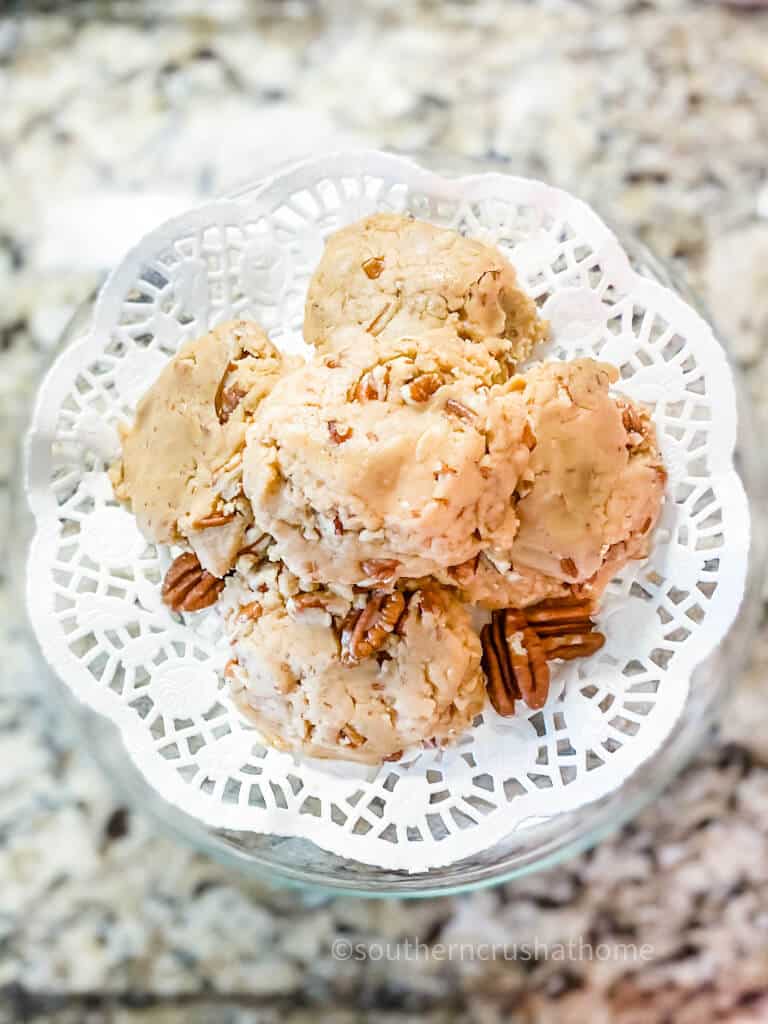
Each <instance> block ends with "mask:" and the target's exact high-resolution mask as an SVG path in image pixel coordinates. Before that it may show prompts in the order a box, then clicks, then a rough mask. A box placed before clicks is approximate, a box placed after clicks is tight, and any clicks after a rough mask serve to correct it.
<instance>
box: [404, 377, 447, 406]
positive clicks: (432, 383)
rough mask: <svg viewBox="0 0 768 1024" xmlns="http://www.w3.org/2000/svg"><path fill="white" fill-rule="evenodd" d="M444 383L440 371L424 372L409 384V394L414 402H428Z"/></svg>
mask: <svg viewBox="0 0 768 1024" xmlns="http://www.w3.org/2000/svg"><path fill="white" fill-rule="evenodd" d="M442 383H443V380H442V378H441V376H440V374H439V373H422V374H421V375H420V376H418V377H415V378H414V379H413V380H412V381H411V383H410V384H409V385H408V396H409V398H410V399H411V401H412V402H426V401H427V399H429V398H431V397H432V395H434V393H435V392H436V391H437V389H438V388H439V387H440V385H441V384H442Z"/></svg>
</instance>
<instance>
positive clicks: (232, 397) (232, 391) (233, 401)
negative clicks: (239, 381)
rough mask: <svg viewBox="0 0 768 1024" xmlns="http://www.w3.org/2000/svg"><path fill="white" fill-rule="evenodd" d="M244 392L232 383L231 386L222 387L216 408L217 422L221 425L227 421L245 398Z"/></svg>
mask: <svg viewBox="0 0 768 1024" xmlns="http://www.w3.org/2000/svg"><path fill="white" fill-rule="evenodd" d="M245 396H246V392H245V391H243V389H242V388H239V387H238V386H237V385H236V384H234V385H233V386H232V387H231V388H224V390H223V391H222V393H221V400H220V402H219V407H218V409H217V414H218V417H219V423H221V424H222V426H223V425H224V424H225V423H227V422H228V420H229V417H230V416H231V415H232V413H233V412H234V411H235V409H236V408H237V407H238V405H240V403H241V402H242V400H243V399H244V398H245Z"/></svg>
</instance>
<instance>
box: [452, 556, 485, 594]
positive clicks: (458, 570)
mask: <svg viewBox="0 0 768 1024" xmlns="http://www.w3.org/2000/svg"><path fill="white" fill-rule="evenodd" d="M479 562H480V555H475V556H474V557H473V558H468V559H467V561H466V562H461V563H460V564H459V565H452V566H451V568H450V569H449V570H448V573H449V575H450V576H451V577H452V578H453V579H454V580H456V584H457V585H458V586H459V587H468V586H469V584H470V583H471V582H472V580H473V579H474V578H475V574H476V572H477V566H478V563H479Z"/></svg>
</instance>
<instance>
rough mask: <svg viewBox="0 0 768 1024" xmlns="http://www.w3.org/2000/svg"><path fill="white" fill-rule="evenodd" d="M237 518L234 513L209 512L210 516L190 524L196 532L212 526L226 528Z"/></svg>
mask: <svg viewBox="0 0 768 1024" xmlns="http://www.w3.org/2000/svg"><path fill="white" fill-rule="evenodd" d="M236 518H237V514H236V513H235V512H211V513H210V515H207V516H203V517H202V518H201V519H196V520H195V522H194V523H193V524H192V526H193V527H194V529H196V530H207V529H209V528H210V527H212V526H226V525H227V523H231V522H233V521H234V520H235V519H236Z"/></svg>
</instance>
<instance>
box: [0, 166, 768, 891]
mask: <svg viewBox="0 0 768 1024" xmlns="http://www.w3.org/2000/svg"><path fill="white" fill-rule="evenodd" d="M419 159H420V160H421V161H422V162H423V163H427V164H428V165H431V166H432V167H434V168H435V169H436V170H440V171H441V172H442V173H447V174H449V175H450V174H456V173H462V174H464V173H467V172H468V171H469V172H477V171H484V170H497V169H499V167H498V166H490V165H489V164H487V163H482V164H478V163H469V162H468V161H466V160H453V159H451V158H450V157H446V156H434V155H433V156H431V157H429V156H428V157H427V158H426V159H425V158H424V155H423V154H420V155H419ZM507 170H508V168H507ZM609 220H610V218H609ZM613 227H614V230H616V225H615V224H613ZM617 234H618V235H619V237H620V239H621V241H622V243H623V245H624V247H625V249H626V251H627V253H628V254H629V256H630V259H631V261H632V264H633V266H634V267H635V269H636V270H638V271H639V272H640V273H642V274H644V275H646V276H648V277H650V278H653V279H655V280H657V281H660V282H662V283H663V284H665V285H667V286H669V287H672V288H674V289H676V290H677V291H678V292H679V293H681V294H682V295H683V296H684V297H685V299H686V300H687V301H688V302H689V303H691V304H692V305H694V306H696V307H698V308H699V310H700V311H702V312H704V311H703V310H702V309H701V302H700V301H699V300H698V299H697V297H696V296H695V295H693V294H692V293H691V290H690V288H689V287H688V286H687V285H686V283H685V282H684V281H683V280H681V278H680V277H679V275H678V274H677V273H676V272H675V271H673V270H672V269H671V268H670V267H668V266H665V265H664V264H663V263H662V262H661V261H660V260H659V259H657V258H656V257H655V256H654V255H653V254H651V253H650V252H649V251H648V250H647V249H646V248H645V247H644V246H643V245H641V244H640V243H639V242H637V241H636V240H635V239H633V238H632V237H631V236H628V235H627V233H626V232H624V231H622V230H621V229H619V230H617ZM94 299H95V296H92V297H91V298H90V300H89V301H87V302H86V303H84V304H83V306H82V307H81V308H80V309H79V310H78V312H77V314H76V315H75V317H74V318H73V320H72V322H71V323H70V324H69V326H68V327H67V329H66V331H65V332H64V335H63V337H62V338H61V341H60V344H59V347H58V349H57V352H56V353H54V355H56V354H58V352H60V351H61V350H62V349H63V348H65V347H67V346H68V345H70V344H71V343H72V341H73V340H74V339H76V338H78V337H79V336H81V335H82V333H83V332H84V330H85V329H86V327H87V325H88V323H89V321H90V317H91V312H92V309H93V302H94ZM704 315H706V314H704ZM736 384H737V389H738V395H739V404H740V410H739V411H740V420H739V442H738V447H737V466H738V469H739V472H740V475H741V477H742V480H743V482H744V484H745V487H746V490H747V493H748V495H749V498H750V502H751V508H752V524H753V527H752V528H753V537H752V550H751V556H750V567H749V577H748V580H747V587H746V592H745V596H744V601H743V604H742V608H741V611H740V613H739V616H738V619H737V621H736V623H735V624H734V626H733V628H732V629H731V631H730V633H729V635H728V636H727V638H726V639H725V640H724V642H723V643H722V644H721V645H720V646H719V647H718V649H717V650H716V651H715V652H714V653H713V654H712V655H711V656H710V657H708V658H707V659H706V661H704V662H703V663H702V664H701V665H699V667H698V668H697V669H696V671H695V673H694V675H693V679H692V683H691V688H690V695H689V697H688V700H687V703H686V705H685V707H684V710H683V712H682V714H681V716H680V719H679V720H678V722H677V723H676V725H675V727H674V729H673V730H672V732H671V733H670V735H669V737H668V738H667V740H666V742H665V743H664V745H663V747H662V748H661V749H660V750H659V751H658V752H657V753H656V754H655V755H654V757H653V758H652V759H651V760H649V761H648V762H647V763H646V764H644V765H643V768H642V771H637V772H635V773H634V774H633V775H631V776H630V777H629V778H628V779H627V780H626V781H625V782H624V783H623V784H622V785H621V786H619V788H617V789H616V790H614V791H613V792H611V793H610V794H609V795H608V796H605V797H603V798H602V799H600V800H598V801H595V802H594V803H591V804H589V805H587V806H583V807H580V808H578V809H577V810H575V811H572V812H568V813H563V814H559V815H556V816H555V817H553V818H551V819H549V820H546V821H542V822H541V823H539V824H535V825H533V826H531V827H529V828H527V829H525V830H524V831H520V832H516V833H513V834H511V835H509V836H508V837H507V838H506V839H505V840H504V841H503V842H500V843H497V844H496V845H494V846H492V847H491V848H489V849H486V850H484V851H483V852H482V853H480V854H477V855H476V856H473V857H471V858H468V859H466V860H462V861H458V862H456V863H454V864H451V865H449V866H448V867H443V868H439V869H434V870H429V871H423V872H419V873H415V874H407V873H404V872H397V871H388V870H384V869H380V868H375V867H371V866H369V865H366V864H362V863H359V862H357V861H352V860H346V859H344V858H342V857H339V856H336V855H335V854H332V853H328V852H326V851H324V850H322V849H321V848H320V847H318V846H316V845H315V844H314V843H312V842H310V841H308V840H304V839H286V838H281V837H276V836H269V835H263V834H259V833H252V832H241V831H230V830H226V829H220V828H213V827H209V826H206V825H204V824H203V823H201V822H200V821H199V820H197V819H195V818H193V817H191V816H190V815H188V814H186V813H184V812H183V811H181V810H179V809H178V808H176V807H174V806H171V805H170V804H168V803H166V802H165V801H164V800H163V799H162V798H161V797H160V796H159V795H158V794H157V792H156V791H155V790H154V789H153V788H152V787H151V786H149V785H148V783H147V782H146V780H145V779H144V777H143V775H142V774H141V772H140V771H139V770H138V769H137V767H136V765H135V764H134V763H133V761H132V760H131V758H130V757H129V756H128V754H127V752H126V751H125V748H124V746H123V743H122V740H121V738H120V735H119V733H118V731H117V729H116V728H115V726H114V725H112V724H111V723H110V722H109V721H107V720H106V719H105V718H103V717H102V716H100V715H98V714H97V713H95V712H93V711H91V710H90V709H88V708H85V707H84V706H82V705H81V704H80V703H79V702H78V701H77V700H76V699H75V697H74V696H72V694H71V693H70V692H69V690H68V689H67V688H66V687H65V685H64V684H63V683H62V682H60V681H59V680H58V679H57V678H55V676H54V675H53V673H51V671H50V669H49V668H48V666H47V665H46V663H45V662H44V660H43V658H42V656H41V655H40V654H39V652H38V650H37V645H36V643H35V640H34V638H33V637H32V635H31V630H30V642H29V648H30V657H35V658H37V659H38V662H39V666H40V673H41V675H42V676H43V677H44V680H45V685H46V686H48V685H49V686H50V692H51V694H52V695H55V696H54V699H55V700H56V701H58V702H60V703H61V706H62V709H63V710H66V711H67V712H68V713H69V714H70V715H71V716H73V717H74V719H75V721H76V728H77V729H78V731H79V734H80V736H81V738H82V745H83V746H84V747H87V749H88V750H90V751H91V752H92V754H93V756H94V757H95V758H96V760H97V762H98V764H99V765H100V766H101V769H102V770H103V772H104V773H105V775H106V776H107V778H109V779H110V780H111V781H112V783H113V784H114V786H115V788H116V789H117V790H119V792H120V794H121V797H122V798H123V799H126V800H127V801H128V802H129V803H130V804H132V805H133V806H134V807H135V808H136V809H137V810H139V811H141V812H142V813H145V814H147V815H150V816H151V817H152V818H153V819H154V820H155V822H156V823H157V825H158V827H159V828H160V829H162V830H165V831H166V832H168V833H170V834H171V835H173V836H175V837H176V838H177V839H179V840H180V841H182V842H185V843H188V844H190V845H192V846H193V847H194V848H196V849H197V850H199V851H202V852H205V853H206V854H209V855H211V856H212V857H214V858H216V859H217V860H218V861H220V862H222V863H224V864H225V865H228V866H230V867H231V868H233V869H235V870H237V871H239V872H242V873H244V874H246V875H249V876H252V877H253V878H255V879H257V880H258V881H260V882H262V883H267V884H268V885H274V886H300V887H304V888H305V889H311V890H313V893H307V894H306V895H307V896H308V897H309V898H312V895H313V894H314V895H315V896H318V897H319V896H321V895H322V893H323V892H330V893H337V894H338V893H347V894H350V895H356V896H366V897H384V896H399V897H423V896H432V895H443V894H447V893H457V892H461V891H466V890H471V889H475V888H478V887H481V886H488V885H493V884H497V883H499V882H503V881H506V880H509V879H512V878H517V877H520V876H522V875H525V874H527V873H530V872H534V871H540V870H542V869H544V868H548V867H551V866H553V865H555V864H557V863H559V862H560V861H563V860H565V859H566V858H568V857H571V856H573V855H574V854H576V853H578V852H580V851H582V850H585V849H587V848H589V847H591V846H593V845H594V844H595V843H597V842H598V841H599V840H600V839H602V838H603V837H604V836H606V835H608V834H609V833H611V832H613V831H615V830H616V829H618V828H619V827H620V826H621V825H622V824H623V823H625V822H627V821H628V820H629V819H630V818H632V817H633V816H634V815H636V814H637V813H638V812H639V811H640V810H641V809H642V808H643V807H645V806H646V805H647V804H648V803H649V802H650V801H652V800H653V799H654V798H655V797H657V796H658V794H659V793H660V792H661V790H662V789H663V788H664V787H665V786H666V785H667V784H668V783H669V782H670V780H671V779H672V778H673V777H674V776H675V774H676V773H677V772H678V771H679V770H680V769H681V768H682V767H683V766H684V765H685V764H686V763H687V762H688V761H689V760H690V759H691V758H692V757H693V756H694V755H695V754H696V753H697V752H698V751H699V750H700V749H701V748H702V747H703V746H704V745H705V744H706V742H707V733H708V730H709V729H710V727H711V725H712V724H713V722H714V721H715V720H716V718H717V716H718V712H719V710H720V708H721V706H722V704H723V701H724V699H725V698H726V697H727V695H728V692H729V690H730V688H731V685H732V684H733V682H734V680H737V679H738V678H739V676H740V674H741V672H742V669H743V667H744V663H745V660H746V658H747V656H748V654H749V652H750V650H751V648H752V639H753V637H754V634H755V630H756V626H757V621H758V614H759V608H760V600H759V597H760V589H761V584H762V580H763V577H764V572H763V570H764V565H765V540H766V536H765V514H766V498H767V496H768V490H767V489H766V471H765V463H764V461H763V460H761V458H760V454H759V452H758V451H757V448H756V445H755V442H754V439H755V437H756V436H757V435H756V433H755V432H754V430H753V428H752V410H751V409H750V406H749V402H748V400H747V396H746V390H745V388H744V386H743V381H741V380H740V379H739V376H738V373H737V374H736ZM15 479H16V487H15V495H14V503H15V516H16V529H15V530H14V536H19V537H23V536H24V532H25V531H26V532H27V537H26V540H28V539H29V534H31V524H30V516H29V513H28V511H27V509H26V503H25V499H24V495H23V491H22V482H21V467H19V468H18V470H17V473H16V475H15ZM25 550H26V544H23V545H22V544H19V545H18V546H17V547H16V553H17V557H16V563H15V568H16V570H17V571H16V573H15V578H16V586H17V587H18V591H19V601H20V604H22V605H23V570H24V564H23V563H24V553H25Z"/></svg>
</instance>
